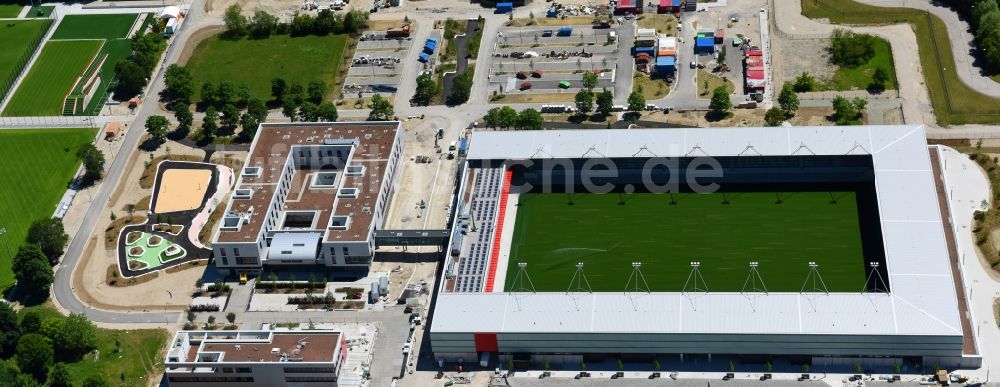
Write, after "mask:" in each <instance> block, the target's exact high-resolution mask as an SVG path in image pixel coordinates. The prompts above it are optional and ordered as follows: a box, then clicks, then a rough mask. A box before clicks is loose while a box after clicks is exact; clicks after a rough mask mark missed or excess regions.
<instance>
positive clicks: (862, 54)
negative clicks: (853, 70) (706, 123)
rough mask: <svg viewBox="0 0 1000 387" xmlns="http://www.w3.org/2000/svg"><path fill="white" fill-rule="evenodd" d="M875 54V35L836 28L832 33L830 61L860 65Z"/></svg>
mask: <svg viewBox="0 0 1000 387" xmlns="http://www.w3.org/2000/svg"><path fill="white" fill-rule="evenodd" d="M873 56H875V37H874V36H872V35H868V34H855V33H854V32H851V31H847V30H843V29H839V28H838V29H835V30H833V32H832V33H831V34H830V61H831V62H833V63H834V64H836V65H840V66H846V67H857V66H860V65H862V64H864V63H866V62H868V61H869V60H871V58H872V57H873Z"/></svg>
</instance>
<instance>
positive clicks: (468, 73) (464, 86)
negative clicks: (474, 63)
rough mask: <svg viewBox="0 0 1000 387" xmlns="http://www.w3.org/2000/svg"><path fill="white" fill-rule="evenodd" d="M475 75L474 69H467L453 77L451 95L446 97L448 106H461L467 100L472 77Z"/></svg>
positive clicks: (470, 92) (470, 90) (470, 91)
mask: <svg viewBox="0 0 1000 387" xmlns="http://www.w3.org/2000/svg"><path fill="white" fill-rule="evenodd" d="M473 75H475V67H469V68H467V69H465V71H463V72H462V74H459V75H458V76H457V77H455V80H454V81H453V82H452V84H451V94H449V95H448V105H451V106H455V105H461V104H463V103H465V102H467V101H468V100H469V95H470V94H472V77H473Z"/></svg>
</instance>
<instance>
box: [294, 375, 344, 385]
mask: <svg viewBox="0 0 1000 387" xmlns="http://www.w3.org/2000/svg"><path fill="white" fill-rule="evenodd" d="M336 381H337V377H336V376H286V377H285V382H315V383H318V382H328V383H329V382H336Z"/></svg>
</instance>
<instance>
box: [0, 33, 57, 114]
mask: <svg viewBox="0 0 1000 387" xmlns="http://www.w3.org/2000/svg"><path fill="white" fill-rule="evenodd" d="M49 23H51V21H48V20H17V21H13V20H7V21H4V22H3V23H0V47H3V49H0V95H3V93H4V91H5V90H4V89H2V88H3V87H4V86H5V81H6V80H8V79H9V80H10V81H11V82H12V83H13V80H14V77H15V76H16V75H17V74H19V73H20V71H21V69H22V68H23V67H24V65H25V62H26V60H24V59H23V58H25V57H27V56H28V55H30V54H31V52H33V51H34V50H35V49H36V48H37V46H38V45H37V43H38V42H37V40H38V38H39V35H41V33H42V30H43V29H44V28H45V26H47V25H49Z"/></svg>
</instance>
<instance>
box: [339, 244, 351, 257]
mask: <svg viewBox="0 0 1000 387" xmlns="http://www.w3.org/2000/svg"><path fill="white" fill-rule="evenodd" d="M341 252H342V253H343V254H344V256H345V257H346V256H348V255H349V254H350V252H348V250H347V246H344V247H342V248H341Z"/></svg>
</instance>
